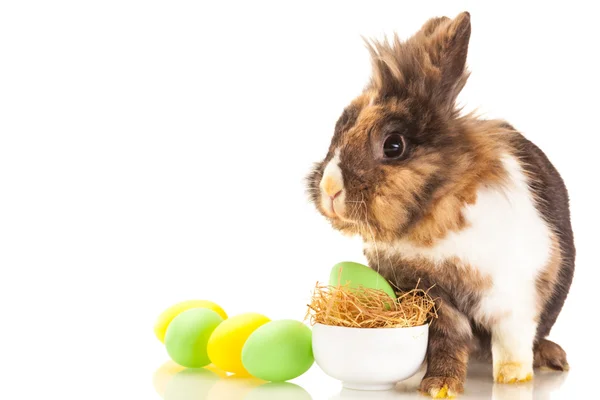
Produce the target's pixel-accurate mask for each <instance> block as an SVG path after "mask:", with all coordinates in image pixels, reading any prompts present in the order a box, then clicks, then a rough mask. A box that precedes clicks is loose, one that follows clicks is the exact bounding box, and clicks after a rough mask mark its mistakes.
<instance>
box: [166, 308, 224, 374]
mask: <svg viewBox="0 0 600 400" xmlns="http://www.w3.org/2000/svg"><path fill="white" fill-rule="evenodd" d="M221 322H223V318H222V317H221V316H220V315H219V314H217V313H216V312H215V311H213V310H210V309H208V308H192V309H191V310H187V311H184V312H182V313H181V314H179V315H178V316H176V317H175V318H174V319H173V321H172V322H171V323H170V324H169V327H168V328H167V333H166V335H165V346H166V348H167V352H168V353H169V356H170V357H171V359H173V361H175V362H176V363H177V364H179V365H181V366H183V367H187V368H201V367H204V366H206V365H208V364H210V359H209V358H208V354H207V351H206V345H207V343H208V339H209V338H210V335H211V334H212V332H213V331H214V330H215V328H216V327H217V326H218V325H219V324H220V323H221Z"/></svg>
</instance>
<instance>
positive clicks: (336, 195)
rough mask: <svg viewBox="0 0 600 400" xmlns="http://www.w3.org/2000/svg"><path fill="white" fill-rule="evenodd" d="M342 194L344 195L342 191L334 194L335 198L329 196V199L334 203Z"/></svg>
mask: <svg viewBox="0 0 600 400" xmlns="http://www.w3.org/2000/svg"><path fill="white" fill-rule="evenodd" d="M340 194H342V190H341V189H340V190H339V191H338V192H337V193H336V194H334V195H333V196H329V198H330V199H331V201H334V200H335V199H336V198H337V197H338V196H339V195H340Z"/></svg>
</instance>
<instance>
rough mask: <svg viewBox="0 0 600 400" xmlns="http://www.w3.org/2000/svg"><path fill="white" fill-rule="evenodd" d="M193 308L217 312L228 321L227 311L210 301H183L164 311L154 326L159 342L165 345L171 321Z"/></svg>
mask: <svg viewBox="0 0 600 400" xmlns="http://www.w3.org/2000/svg"><path fill="white" fill-rule="evenodd" d="M192 308H208V309H210V310H213V311H215V312H216V313H217V314H219V315H220V316H221V318H223V319H227V314H226V313H225V311H223V309H222V308H221V307H219V306H218V305H217V304H215V303H213V302H212V301H208V300H188V301H183V302H181V303H177V304H175V305H173V306H171V307H169V308H167V309H166V310H165V311H163V312H162V313H161V314H160V315H159V317H158V319H157V320H156V323H155V324H154V334H155V335H156V337H157V338H158V340H160V341H161V342H163V343H164V341H165V334H166V332H167V328H168V327H169V324H170V323H171V321H173V318H175V317H176V316H178V315H179V314H181V313H182V312H184V311H186V310H190V309H192Z"/></svg>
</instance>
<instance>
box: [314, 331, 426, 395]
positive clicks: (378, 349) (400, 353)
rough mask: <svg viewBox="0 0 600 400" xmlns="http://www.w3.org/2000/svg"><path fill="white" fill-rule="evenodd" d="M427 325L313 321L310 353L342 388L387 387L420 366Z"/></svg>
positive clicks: (424, 350) (423, 356) (404, 377)
mask: <svg viewBox="0 0 600 400" xmlns="http://www.w3.org/2000/svg"><path fill="white" fill-rule="evenodd" d="M428 333H429V325H422V326H415V327H411V328H380V329H369V328H345V327H340V326H330V325H322V324H316V325H315V326H314V327H313V334H312V341H313V353H314V355H315V361H316V362H317V365H319V367H320V368H321V369H322V370H323V371H324V372H325V373H326V374H327V375H329V376H331V377H333V378H336V379H338V380H340V381H342V383H343V385H344V387H345V388H348V389H356V390H389V389H392V388H393V387H394V386H395V384H396V382H399V381H402V380H404V379H408V378H410V377H411V376H412V375H414V374H415V373H416V372H417V371H418V370H419V368H420V367H421V365H422V363H423V361H424V360H425V353H426V351H427V337H428Z"/></svg>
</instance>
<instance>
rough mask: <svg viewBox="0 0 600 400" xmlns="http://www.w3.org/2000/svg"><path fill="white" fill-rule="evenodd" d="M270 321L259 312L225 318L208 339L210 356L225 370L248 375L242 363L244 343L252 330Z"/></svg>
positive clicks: (216, 364)
mask: <svg viewBox="0 0 600 400" xmlns="http://www.w3.org/2000/svg"><path fill="white" fill-rule="evenodd" d="M269 321H270V320H269V318H267V317H265V316H264V315H262V314H257V313H245V314H240V315H236V316H235V317H231V318H229V319H227V320H225V321H224V322H223V323H222V324H221V325H219V326H218V327H217V328H216V329H215V331H214V332H213V333H212V335H211V337H210V339H209V341H208V357H209V358H210V360H211V361H212V363H213V364H214V365H215V366H217V367H218V368H220V369H222V370H224V371H228V372H233V373H235V374H240V375H247V374H248V372H247V371H246V369H245V368H244V365H243V364H242V348H243V347H244V343H246V339H248V336H250V334H251V333H252V332H254V331H255V330H256V329H257V328H258V327H259V326H261V325H264V324H266V323H267V322H269Z"/></svg>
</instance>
